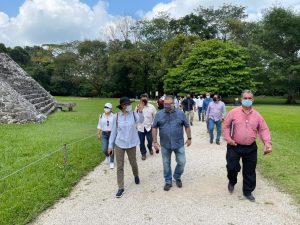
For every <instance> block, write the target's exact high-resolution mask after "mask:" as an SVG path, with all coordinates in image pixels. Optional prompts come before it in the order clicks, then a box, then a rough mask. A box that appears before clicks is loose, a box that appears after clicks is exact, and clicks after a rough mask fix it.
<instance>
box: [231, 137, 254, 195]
mask: <svg viewBox="0 0 300 225" xmlns="http://www.w3.org/2000/svg"><path fill="white" fill-rule="evenodd" d="M240 158H242V162H243V193H244V195H249V194H251V192H252V191H254V189H255V186H256V173H255V168H256V164H257V145H256V143H255V142H254V143H253V144H251V145H237V146H231V145H227V153H226V160H227V165H226V167H227V177H228V180H229V182H230V183H231V184H232V185H235V184H236V183H237V175H238V172H240V170H241V165H240Z"/></svg>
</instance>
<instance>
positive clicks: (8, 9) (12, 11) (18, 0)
mask: <svg viewBox="0 0 300 225" xmlns="http://www.w3.org/2000/svg"><path fill="white" fill-rule="evenodd" d="M98 1H99V0H81V2H83V3H86V4H88V5H89V6H91V7H92V6H94V5H96V4H97V3H98ZM106 2H107V3H108V8H107V10H108V12H109V13H110V14H113V15H124V14H125V15H131V16H136V12H137V11H139V10H142V11H144V12H147V11H150V10H151V9H152V8H153V7H154V6H155V5H156V4H157V3H160V2H162V3H168V2H170V0H106ZM23 3H24V0H0V11H2V12H4V13H6V14H7V15H8V16H10V17H15V16H17V15H18V12H19V7H20V6H21V5H22V4H23Z"/></svg>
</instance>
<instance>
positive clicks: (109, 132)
mask: <svg viewBox="0 0 300 225" xmlns="http://www.w3.org/2000/svg"><path fill="white" fill-rule="evenodd" d="M102 132H103V133H110V132H111V131H110V130H109V131H104V130H103V131H102Z"/></svg>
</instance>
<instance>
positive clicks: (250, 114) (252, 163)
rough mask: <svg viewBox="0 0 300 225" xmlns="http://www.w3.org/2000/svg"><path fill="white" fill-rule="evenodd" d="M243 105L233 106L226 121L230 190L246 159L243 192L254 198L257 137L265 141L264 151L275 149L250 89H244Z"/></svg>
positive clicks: (246, 195)
mask: <svg viewBox="0 0 300 225" xmlns="http://www.w3.org/2000/svg"><path fill="white" fill-rule="evenodd" d="M241 102H242V106H240V107H236V108H234V109H232V110H231V111H230V112H229V113H228V115H227V117H226V118H225V121H224V126H223V134H224V139H225V140H226V141H227V153H226V160H227V165H226V167H227V177H228V180H229V182H228V191H229V192H230V193H232V192H233V191H234V186H235V184H236V183H237V175H238V173H239V172H240V170H241V166H240V158H242V161H243V194H244V196H245V197H246V198H247V199H248V200H250V201H255V197H254V196H253V194H252V192H253V191H254V189H255V187H256V173H255V169H256V164H257V145H256V137H257V135H259V136H260V138H261V140H262V141H263V143H264V149H263V154H264V155H266V154H269V153H270V152H271V151H272V143H271V135H270V131H269V128H268V126H267V124H266V122H265V120H264V119H263V117H262V116H261V115H260V114H259V113H258V112H257V111H255V110H254V109H253V108H252V104H253V102H254V98H253V94H252V92H251V91H250V90H245V91H243V93H242V98H241Z"/></svg>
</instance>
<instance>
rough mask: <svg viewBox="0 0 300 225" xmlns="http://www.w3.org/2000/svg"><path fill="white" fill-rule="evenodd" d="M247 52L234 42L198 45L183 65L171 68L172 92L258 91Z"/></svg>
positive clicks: (167, 84) (168, 81)
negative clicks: (255, 89)
mask: <svg viewBox="0 0 300 225" xmlns="http://www.w3.org/2000/svg"><path fill="white" fill-rule="evenodd" d="M248 60H249V55H248V54H247V50H246V49H245V48H243V47H240V46H238V45H236V44H234V43H232V42H223V41H220V40H208V41H203V42H198V43H197V44H196V45H195V46H194V48H193V50H192V51H191V53H190V55H189V57H188V58H187V59H185V60H184V62H183V64H182V65H179V66H177V67H176V68H173V69H170V70H169V72H168V74H167V76H166V79H165V90H166V92H168V93H179V92H183V93H187V92H190V93H204V92H212V93H219V94H222V95H229V94H239V93H241V91H242V90H244V89H252V90H253V89H254V87H255V82H254V80H253V72H252V69H251V68H250V67H249V66H248Z"/></svg>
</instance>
